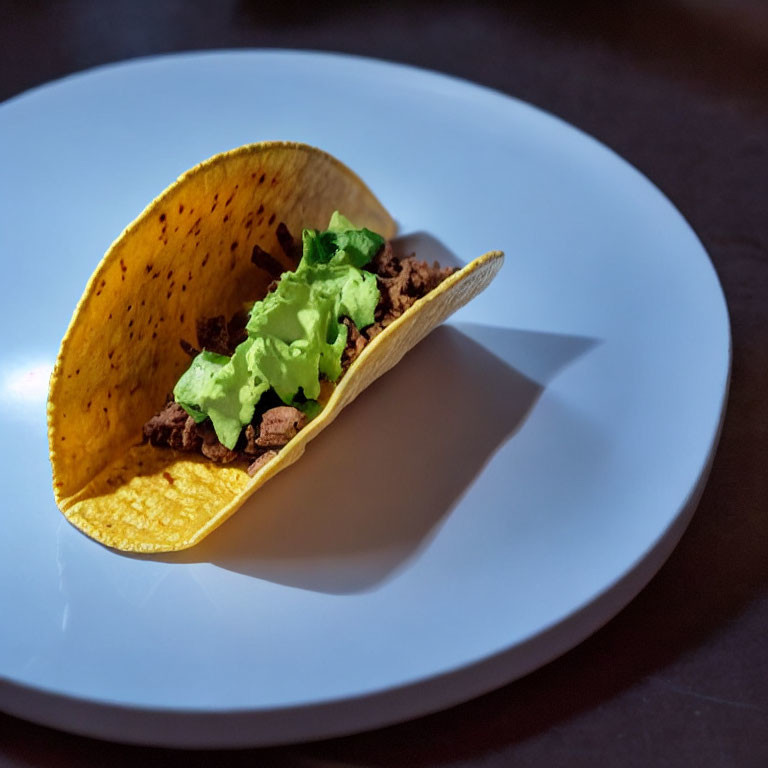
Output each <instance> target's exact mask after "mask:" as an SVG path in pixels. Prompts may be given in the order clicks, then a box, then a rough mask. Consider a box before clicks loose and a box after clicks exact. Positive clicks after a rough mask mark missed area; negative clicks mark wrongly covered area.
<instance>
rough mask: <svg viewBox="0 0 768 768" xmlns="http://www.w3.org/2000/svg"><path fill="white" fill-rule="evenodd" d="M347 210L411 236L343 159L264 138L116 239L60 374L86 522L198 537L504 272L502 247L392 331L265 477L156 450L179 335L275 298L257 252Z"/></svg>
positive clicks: (163, 199)
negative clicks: (154, 433)
mask: <svg viewBox="0 0 768 768" xmlns="http://www.w3.org/2000/svg"><path fill="white" fill-rule="evenodd" d="M336 209H338V210H340V211H342V212H343V213H344V214H345V215H346V216H347V217H348V218H349V219H350V220H352V221H353V222H355V224H356V225H357V226H365V227H368V228H369V229H371V230H373V231H375V232H378V233H380V234H381V235H383V236H384V237H386V238H391V237H392V236H394V234H395V231H396V225H395V223H394V221H393V220H392V218H391V217H390V216H389V214H388V213H387V211H386V210H385V209H384V208H383V207H382V205H381V204H380V203H379V202H378V200H376V198H375V197H374V196H373V194H372V193H371V192H370V190H368V188H367V187H366V186H365V184H364V183H363V182H362V181H361V180H360V179H359V178H358V177H357V176H356V175H355V174H354V173H352V171H350V170H349V169H348V168H346V167H345V166H344V165H342V164H341V163H340V162H339V161H337V160H335V159H334V158H333V157H331V156H330V155H328V154H326V153H325V152H322V151H320V150H317V149H314V148H312V147H309V146H306V145H302V144H294V143H283V142H264V143H261V144H251V145H248V146H245V147H241V148H239V149H235V150H233V151H231V152H226V153H224V154H221V155H217V156H215V157H213V158H211V159H209V160H207V161H205V162H204V163H201V164H200V165H198V166H196V167H195V168H193V169H192V170H190V171H188V172H187V173H185V174H184V175H183V176H181V177H180V178H179V179H178V180H177V181H176V182H175V183H174V184H173V185H172V186H170V187H169V188H168V189H167V190H166V191H165V192H163V193H162V194H161V195H160V196H159V197H158V198H157V199H156V200H154V201H153V202H152V203H151V204H150V205H149V206H148V207H147V208H146V209H145V210H144V211H143V212H142V213H141V214H140V215H139V217H138V218H137V219H136V220H135V221H134V222H133V223H132V224H131V225H130V226H129V227H128V228H127V229H126V230H125V231H124V232H123V233H122V234H121V235H120V237H119V238H118V239H117V240H116V241H115V242H114V243H113V245H112V246H111V247H110V249H109V250H108V251H107V253H106V255H105V256H104V258H103V259H102V261H101V263H100V264H99V266H98V267H97V269H96V271H95V273H94V274H93V276H92V277H91V279H90V281H89V283H88V285H87V287H86V289H85V293H84V294H83V296H82V298H81V299H80V302H79V303H78V305H77V308H76V310H75V312H74V315H73V317H72V321H71V323H70V326H69V329H68V330H67V332H66V335H65V336H64V339H63V341H62V344H61V349H60V351H59V355H58V358H57V361H56V365H55V367H54V370H53V374H52V377H51V385H50V392H49V399H48V437H49V446H50V457H51V464H52V468H53V486H54V495H55V498H56V502H57V504H58V506H59V508H60V509H61V511H62V512H63V513H64V515H65V516H66V517H67V519H68V520H69V521H70V522H71V523H72V524H73V525H75V526H77V527H78V528H79V529H80V530H82V531H84V532H85V533H86V534H88V535H89V536H91V537H92V538H94V539H96V540H98V541H100V542H102V543H104V544H106V545H108V546H111V547H115V548H117V549H122V550H128V551H137V552H161V551H170V550H179V549H185V548H187V547H190V546H192V545H194V544H196V543H197V542H199V541H200V540H201V539H203V538H204V537H205V536H206V535H207V534H209V533H210V532H211V531H212V530H213V529H214V528H216V527H218V526H219V525H221V523H223V522H224V521H225V520H226V519H227V518H228V517H229V516H230V515H231V514H232V513H233V512H235V510H236V509H237V508H238V507H240V506H241V505H242V504H243V502H244V501H245V500H246V499H247V498H248V497H249V496H250V495H251V494H252V493H253V492H254V491H256V490H257V489H258V488H259V487H260V486H261V485H263V484H264V483H265V482H266V481H267V480H269V478H271V477H272V476H273V475H275V474H277V473H278V472H279V471H281V470H282V469H285V468H286V467H287V466H289V465H290V464H292V463H293V462H294V461H296V460H297V459H298V458H299V457H300V456H301V455H302V453H303V452H304V449H305V447H306V444H307V443H308V442H309V441H310V440H311V439H312V438H313V437H314V436H315V435H317V434H318V433H319V432H320V431H321V430H322V429H324V428H325V427H326V426H328V424H330V423H331V422H332V421H333V420H334V418H336V416H337V415H338V413H339V412H340V411H341V409H342V408H343V407H344V406H345V405H346V404H347V403H349V402H351V401H352V400H353V399H354V398H355V397H357V395H358V394H360V392H362V391H363V390H364V389H365V388H366V387H367V386H368V385H369V384H371V382H373V381H374V380H375V379H376V378H378V377H379V376H380V375H381V374H383V373H384V372H385V371H387V370H388V369H389V368H391V367H392V366H393V365H395V363H397V362H398V360H400V358H401V357H402V356H403V355H404V354H405V353H406V352H407V351H408V350H409V349H411V348H412V347H413V346H414V345H415V344H417V343H418V342H419V341H420V340H421V339H422V338H423V337H424V336H426V335H427V334H428V333H429V332H430V331H431V330H432V329H433V328H435V327H436V326H437V325H439V324H440V323H441V322H442V321H443V320H445V318H446V317H448V315H450V314H451V313H453V312H454V311H456V310H457V309H458V308H459V307H461V306H462V305H463V304H465V303H466V302H467V301H469V300H470V299H471V298H473V297H474V296H475V295H477V294H478V293H479V292H480V291H482V290H483V289H484V288H485V287H486V286H487V285H488V284H489V283H490V281H491V280H492V279H493V277H494V276H495V274H496V273H497V272H498V270H499V268H500V267H501V262H502V259H503V256H502V254H501V253H500V252H498V251H493V252H491V253H488V254H486V255H485V256H482V257H480V258H479V259H476V260H475V261H473V262H472V263H470V264H469V265H467V266H466V267H464V268H463V269H461V270H459V271H458V272H456V273H454V274H453V275H451V276H450V277H449V278H447V279H446V280H445V281H443V282H442V283H441V284H440V285H439V286H438V287H437V288H436V289H435V290H434V291H432V292H431V293H430V294H428V295H427V296H426V297H424V298H423V299H421V300H420V301H418V302H417V303H416V304H415V305H414V306H413V307H412V308H411V309H409V310H408V311H407V312H406V313H405V314H404V315H403V316H401V317H400V318H398V319H397V320H396V321H395V322H393V323H392V324H391V325H390V326H388V327H387V328H386V329H385V330H384V331H383V332H382V333H380V334H379V335H378V336H377V337H376V338H375V339H374V340H373V341H372V342H371V343H369V344H368V345H367V346H366V347H365V349H364V350H363V352H362V353H361V354H360V356H359V357H358V358H357V359H356V360H355V362H354V363H353V364H352V365H351V366H350V368H349V369H348V371H347V372H346V374H345V375H344V376H343V377H342V379H341V380H340V382H339V383H338V385H337V386H336V387H335V389H334V390H333V392H332V394H331V395H330V398H329V399H328V402H327V403H326V405H325V408H324V409H323V411H322V413H321V414H320V415H319V416H318V417H317V418H316V419H314V420H313V421H312V422H310V423H309V424H308V425H307V426H306V427H305V428H304V429H303V430H301V431H300V432H299V433H298V434H297V435H296V437H294V438H293V440H291V441H290V442H289V443H288V444H287V445H286V446H285V447H284V448H282V450H280V452H279V454H278V455H277V456H276V457H275V458H274V459H272V460H271V461H269V462H268V463H267V464H265V466H264V467H263V468H262V469H261V470H259V472H258V473H257V474H256V475H255V476H254V477H249V476H248V474H247V473H246V472H245V470H244V469H243V467H242V466H234V465H231V464H230V465H221V464H214V463H213V462H210V461H208V460H207V459H204V458H203V457H202V456H197V455H191V454H189V453H181V452H176V451H172V450H169V449H160V448H156V447H153V446H151V445H149V444H141V429H142V425H143V424H144V422H145V421H146V420H147V419H148V418H149V417H150V416H152V415H153V414H154V413H156V412H157V410H158V409H159V408H160V407H161V406H162V404H163V403H164V402H165V398H166V396H167V394H168V392H170V391H171V390H172V388H173V386H174V384H175V382H176V381H177V379H178V377H179V376H180V375H181V373H182V372H183V371H184V370H185V368H186V367H187V366H188V365H189V357H188V356H187V355H186V354H185V352H184V351H183V350H182V349H181V347H180V345H179V340H180V339H182V338H184V339H191V340H194V339H195V338H196V328H195V324H196V321H197V319H198V318H200V317H204V316H207V317H212V316H215V315H221V314H223V315H226V316H230V315H232V314H233V313H234V312H236V311H237V310H238V309H240V308H241V307H242V305H243V303H244V302H245V301H249V300H250V301H253V300H254V299H255V298H259V297H260V296H261V295H263V294H264V293H265V292H266V288H267V285H268V284H269V282H270V281H271V279H272V278H271V276H270V275H269V274H267V273H266V272H265V273H264V274H263V275H262V276H261V277H260V280H261V284H260V285H256V290H257V292H258V291H259V290H260V293H259V296H254V295H253V293H254V272H255V271H256V267H254V265H253V264H252V263H251V258H250V257H251V252H252V250H253V247H254V245H259V246H260V247H261V248H263V249H264V250H265V251H267V252H269V253H272V254H274V255H276V256H277V255H278V254H280V253H282V251H281V249H280V247H279V244H278V242H277V239H276V235H275V229H276V226H277V224H278V223H279V222H281V221H282V222H284V223H285V224H286V225H287V226H288V229H289V230H290V231H291V232H292V233H293V234H294V235H296V236H298V235H299V234H300V233H301V230H302V229H303V228H305V227H312V228H315V229H323V228H324V227H325V226H326V225H327V223H328V220H329V218H330V215H331V213H332V212H333V211H334V210H336ZM286 266H287V265H286ZM258 279H259V278H257V282H258Z"/></svg>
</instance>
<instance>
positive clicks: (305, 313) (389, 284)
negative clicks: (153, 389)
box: [143, 211, 455, 475]
mask: <svg viewBox="0 0 768 768" xmlns="http://www.w3.org/2000/svg"><path fill="white" fill-rule="evenodd" d="M276 235H277V242H278V243H279V245H280V247H281V248H282V250H283V251H284V254H285V257H286V258H287V260H288V263H289V264H291V265H292V266H294V269H293V270H290V271H286V272H283V267H282V265H281V262H280V261H278V260H277V259H276V258H274V257H273V256H272V255H271V254H269V253H267V252H266V251H264V250H263V249H262V248H261V247H259V246H258V245H257V246H255V247H254V249H253V254H252V257H251V260H252V261H253V262H254V264H256V266H258V267H259V268H260V269H262V270H266V271H267V272H269V273H271V274H272V275H273V277H274V278H275V280H274V281H273V283H272V284H271V285H270V286H269V292H268V293H267V295H266V296H265V297H264V298H263V299H262V300H260V301H256V302H255V303H254V304H253V305H252V307H251V308H250V310H249V311H248V312H246V311H239V312H237V313H235V314H234V315H233V316H232V317H231V318H227V317H226V316H224V315H219V316H216V317H200V318H198V319H197V328H196V330H197V346H194V345H193V344H191V343H190V342H189V341H187V340H186V339H181V340H180V343H181V346H182V348H183V349H184V350H185V351H186V352H187V353H188V354H190V355H192V357H193V359H192V363H191V365H190V366H189V368H188V369H187V370H186V371H185V372H184V374H183V375H182V376H181V378H180V379H179V380H178V382H177V383H176V385H175V387H174V389H173V395H172V397H170V398H169V400H168V402H167V403H166V405H165V406H164V407H163V409H162V410H161V411H160V412H159V413H157V414H156V415H155V416H153V417H152V418H151V419H150V420H149V421H147V423H146V424H145V425H144V428H143V434H144V439H145V440H148V441H149V442H150V443H151V444H152V445H154V446H159V447H161V446H167V447H169V448H173V449H175V450H180V451H187V452H194V453H201V454H202V455H203V456H205V457H206V458H208V459H210V460H211V461H214V462H217V463H223V464H226V463H230V462H241V463H244V464H246V465H247V471H248V474H249V475H255V474H256V473H257V472H258V470H259V469H261V467H262V466H264V464H266V463H267V462H268V461H270V460H271V459H273V458H274V457H275V456H276V455H277V453H278V452H279V450H280V449H281V448H282V447H283V446H284V445H286V444H287V443H288V442H289V441H290V440H291V439H292V438H293V437H295V435H296V434H297V433H298V432H299V431H300V430H301V429H302V428H303V427H304V426H306V424H307V423H308V422H309V421H310V420H311V419H313V418H314V417H315V416H316V415H317V414H318V413H320V411H321V410H322V408H323V405H324V403H325V402H326V401H327V399H328V396H329V394H330V391H331V390H332V388H333V385H334V384H335V383H336V382H338V381H339V379H340V378H341V377H342V376H343V374H344V372H345V371H346V370H347V368H348V367H349V366H350V365H351V364H352V363H353V362H354V360H355V359H356V358H357V357H358V355H359V354H360V353H361V352H362V350H363V348H364V347H365V346H366V344H367V343H368V342H369V341H371V340H372V339H374V338H375V337H376V336H377V335H378V334H379V333H380V332H381V331H382V330H383V329H384V328H386V327H387V326H388V325H390V324H391V323H392V322H394V320H396V319H397V318H398V317H400V316H401V315H402V314H403V312H405V311H406V310H407V309H408V308H410V307H411V306H412V305H413V304H414V303H415V302H416V301H417V300H418V299H420V298H422V297H423V296H425V295H426V294H427V293H429V292H430V291H431V290H433V289H434V288H435V287H437V285H439V284H440V283H441V282H442V281H443V280H444V279H445V278H446V277H448V276H449V275H451V274H452V273H453V272H454V271H455V270H454V269H453V268H450V267H446V268H443V267H440V266H439V265H438V264H437V263H434V264H433V265H429V264H427V263H426V262H421V261H417V260H416V259H415V258H413V257H411V258H407V259H400V258H399V257H398V256H396V255H395V254H394V253H393V251H392V247H391V245H390V243H389V242H385V240H384V238H383V237H381V236H380V235H378V234H376V233H375V232H372V231H370V230H368V229H366V228H359V229H358V228H356V227H355V226H354V225H353V224H352V223H351V222H350V221H349V220H348V219H346V218H345V217H344V216H342V215H341V214H340V213H339V212H338V211H337V212H335V213H334V214H333V215H332V217H331V220H330V223H329V225H328V228H327V229H326V230H325V231H321V232H320V231H317V230H313V229H305V230H304V231H303V232H302V243H301V246H298V245H297V243H296V242H295V240H294V239H293V237H292V235H291V233H290V232H289V231H288V228H287V227H286V226H285V224H282V223H281V224H280V225H279V226H278V228H277V232H276Z"/></svg>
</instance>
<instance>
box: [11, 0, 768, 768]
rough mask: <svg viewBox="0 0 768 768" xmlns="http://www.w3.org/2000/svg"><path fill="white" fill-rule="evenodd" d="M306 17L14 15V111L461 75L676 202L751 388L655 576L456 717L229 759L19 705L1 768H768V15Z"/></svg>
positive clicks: (596, 8) (190, 7) (375, 13)
mask: <svg viewBox="0 0 768 768" xmlns="http://www.w3.org/2000/svg"><path fill="white" fill-rule="evenodd" d="M309 7H310V6H309V5H307V6H305V5H304V4H303V3H299V2H297V1H296V0H278V1H276V2H268V3H258V2H248V1H247V0H222V2H202V1H200V2H191V1H190V0H187V1H186V2H185V1H184V0H170V1H167V2H162V1H161V0H157V1H156V2H151V1H149V0H142V1H139V0H62V1H60V2H53V1H52V0H51V1H50V2H47V3H46V2H44V0H27V1H25V2H22V1H21V0H20V1H19V2H10V1H9V0H0V99H5V98H9V97H11V96H13V95H15V94H17V93H20V92H21V91H23V90H25V89H27V88H30V87H32V86H35V85H38V84H40V83H43V82H46V81H48V80H50V79H53V78H57V77H60V76H62V75H65V74H69V73H71V72H75V71H79V70H82V69H85V68H88V67H91V66H94V65H98V64H103V63H106V62H111V61H117V60H121V59H127V58H132V57H135V56H142V55H147V54H154V53H164V52H171V51H182V50H197V49H205V48H225V47H282V48H310V49H316V50H331V51H343V52H350V53H356V54H363V55H367V56H373V57H378V58H385V59H390V60H394V61H401V62H407V63H410V64H416V65H419V66H423V67H427V68H430V69H435V70H440V71H443V72H447V73H450V74H454V75H459V76H461V77H464V78H467V79H470V80H473V81H476V82H478V83H482V84H484V85H488V86H491V87H494V88H497V89H499V90H501V91H503V92H505V93H508V94H511V95H514V96H517V97H519V98H522V99H524V100H527V101H529V102H531V103H533V104H535V105H537V106H539V107H543V108H544V109H547V110H550V111H551V112H553V113H555V114H557V115H559V116H561V117H563V118H564V119H565V120H568V121H570V122H571V123H573V124H575V125H577V126H578V127H580V128H582V129H584V130H585V131H587V132H589V133H591V134H592V135H594V136H595V137H597V138H598V139H600V140H601V141H603V142H604V143H606V144H607V145H608V146H610V147H612V148H613V149H614V150H616V151H617V152H618V153H619V154H621V155H623V156H624V157H625V158H626V159H627V160H629V161H630V162H631V163H633V164H634V165H635V166H636V167H637V168H639V169H640V170H641V171H642V172H643V173H645V174H646V175H647V176H648V177H650V178H651V179H652V180H653V181H654V182H655V183H656V184H657V185H658V186H659V187H660V188H661V189H662V190H663V191H664V192H665V193H666V194H667V195H668V196H669V197H670V198H671V200H672V201H673V202H674V203H675V205H676V206H677V207H678V208H679V209H680V210H681V211H682V213H683V214H684V215H685V217H686V218H687V219H688V221H689V222H690V223H691V225H692V226H693V228H694V229H695V230H696V232H697V233H698V235H699V237H700V238H701V240H702V241H703V243H704V246H705V247H706V249H707V251H708V252H709V254H710V255H711V258H712V260H713V262H714V265H715V268H716V270H717V273H718V275H719V277H720V280H721V282H722V284H723V287H724V290H725V295H726V298H727V301H728V306H729V310H730V315H731V322H732V333H733V368H732V381H731V390H730V397H729V402H728V410H727V414H726V419H725V425H724V429H723V434H722V438H721V442H720V447H719V449H718V452H717V455H716V458H715V461H714V466H713V468H712V474H711V477H710V480H709V483H708V485H707V488H706V490H705V492H704V495H703V498H702V500H701V502H700V504H699V508H698V510H697V512H696V514H695V516H694V518H693V522H692V523H691V525H690V527H689V528H688V530H687V532H686V533H685V535H684V536H683V539H682V541H681V542H680V544H679V546H678V547H677V549H676V550H675V552H674V553H673V554H672V556H671V557H670V559H669V560H668V562H667V563H666V564H665V565H664V567H663V568H662V569H661V571H660V572H659V573H658V575H657V576H656V577H655V578H654V579H653V580H652V582H651V583H650V584H649V586H648V587H647V588H646V589H645V590H644V591H643V592H641V594H640V595H639V596H638V597H637V598H636V599H635V600H634V601H633V602H632V603H631V604H630V605H629V606H628V607H627V608H626V609H625V610H624V611H622V612H621V613H620V614H619V615H618V616H616V617H615V618H614V619H613V620H612V621H611V622H609V623H608V624H607V625H606V626H605V627H604V628H603V629H601V630H600V631H598V632H597V633H595V634H594V635H593V636H592V637H591V638H589V639H588V640H587V641H586V642H584V643H582V644H581V645H580V646H578V647H577V648H575V649H573V650H572V651H570V652H569V653H567V654H566V655H564V656H562V657H561V658H559V659H558V660H556V661H554V662H552V663H550V664H549V665H547V666H546V667H544V668H542V669H540V670H538V671H537V672H535V673H533V674H531V675H529V676H528V677H526V678H524V679H522V680H519V681H517V682H515V683H512V684H510V685H507V686H505V687H504V688H502V689H500V690H497V691H495V692H493V693H490V694H488V695H485V696H483V697H481V698H479V699H475V700H473V701H470V702H467V703H465V704H462V705H460V706H457V707H454V708H453V709H450V710H448V711H445V712H441V713H438V714H435V715H431V716H429V717H424V718H421V719H418V720H415V721H412V722H409V723H405V724H401V725H396V726H392V727H390V728H385V729H382V730H379V731H375V732H370V733H364V734H359V735H356V736H351V737H347V738H341V739H334V740H330V741H325V742H319V743H313V744H305V745H298V746H291V747H282V748H274V749H267V750H244V751H231V752H221V751H219V752H188V751H173V750H161V749H151V748H140V747H128V746H121V745H116V744H108V743H106V742H101V741H96V740H92V739H87V738H82V737H78V736H72V735H68V734H64V733H60V732H57V731H54V730H51V729H47V728H44V727H40V726H37V725H32V724H29V723H26V722H23V721H21V720H18V719H16V718H14V717H10V716H7V715H3V714H0V766H2V767H3V768H5V766H91V765H110V766H129V765H130V766H133V765H145V766H154V765H163V766H165V765H168V766H176V765H178V766H196V765H219V764H221V765H235V766H239V765H299V766H352V765H355V766H358V765H359V766H364V765H414V766H428V765H429V766H432V765H435V766H443V765H451V766H480V765H482V766H502V765H525V766H528V765H531V766H561V765H562V766H595V765H602V766H614V765H616V766H702V767H705V766H724V767H725V766H768V588H767V587H768V514H766V513H767V512H768V504H767V503H766V499H767V498H768V494H767V493H766V491H767V490H768V404H767V403H768V398H767V397H766V396H767V395H768V323H766V320H767V319H768V4H766V3H765V2H764V0H739V1H737V0H731V1H730V2H728V1H726V0H723V2H716V0H666V1H664V2H663V1H659V2H646V3H631V2H614V3H608V2H596V1H592V2H546V0H545V1H544V2H541V1H539V2H535V1H534V0H531V1H530V2H523V1H518V2H509V3H504V2H501V0H499V1H498V2H490V1H487V2H476V3H470V2H455V1H452V0H447V1H446V2H422V3H416V4H410V3H405V2H390V3H376V2H369V3H365V2H343V1H342V0H336V2H332V3H328V4H326V5H319V4H318V5H316V6H314V7H313V8H312V10H308V8H309ZM0 258H4V257H0Z"/></svg>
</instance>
